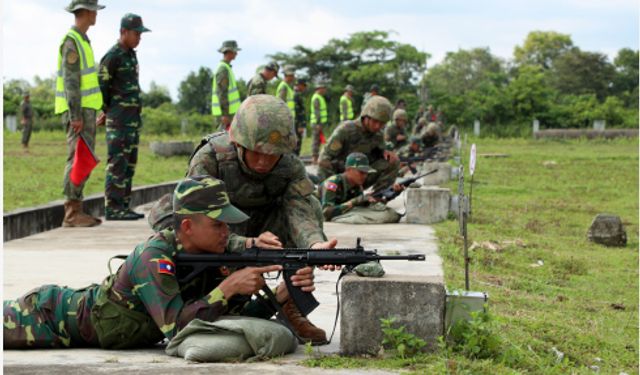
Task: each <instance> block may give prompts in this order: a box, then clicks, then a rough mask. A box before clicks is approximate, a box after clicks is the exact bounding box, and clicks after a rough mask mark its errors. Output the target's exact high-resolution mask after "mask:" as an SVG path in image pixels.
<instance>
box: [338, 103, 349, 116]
mask: <svg viewBox="0 0 640 375" xmlns="http://www.w3.org/2000/svg"><path fill="white" fill-rule="evenodd" d="M340 106H341V109H342V111H341V112H342V117H341V118H340V121H347V120H349V112H348V111H349V105H348V104H347V101H346V100H345V101H343V102H342V104H340Z"/></svg>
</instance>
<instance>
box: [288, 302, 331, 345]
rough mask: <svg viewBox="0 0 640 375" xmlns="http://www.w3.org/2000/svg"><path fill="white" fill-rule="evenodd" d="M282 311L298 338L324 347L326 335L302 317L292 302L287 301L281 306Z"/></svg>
mask: <svg viewBox="0 0 640 375" xmlns="http://www.w3.org/2000/svg"><path fill="white" fill-rule="evenodd" d="M282 311H283V312H284V314H285V315H286V316H287V319H289V322H290V323H291V327H293V330H294V331H296V333H297V334H298V336H300V338H302V339H303V340H305V341H311V345H324V344H326V343H328V341H327V334H326V333H325V332H324V330H323V329H321V328H318V327H316V326H315V325H313V323H311V322H310V321H309V319H307V318H306V317H304V316H302V313H301V312H300V310H298V308H297V307H296V305H295V304H294V303H293V301H291V300H289V301H287V302H286V303H285V304H284V306H282Z"/></svg>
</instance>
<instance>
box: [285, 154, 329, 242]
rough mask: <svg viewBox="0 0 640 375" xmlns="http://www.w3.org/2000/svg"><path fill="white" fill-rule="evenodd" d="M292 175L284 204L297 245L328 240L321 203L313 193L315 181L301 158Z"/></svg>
mask: <svg viewBox="0 0 640 375" xmlns="http://www.w3.org/2000/svg"><path fill="white" fill-rule="evenodd" d="M292 176H293V179H292V182H291V183H290V184H289V186H288V187H287V190H286V191H285V194H284V204H283V206H284V209H285V215H286V216H287V218H288V220H289V224H290V230H291V233H290V234H291V238H293V241H294V242H295V244H296V246H298V247H304V248H308V247H311V245H313V244H314V243H317V242H324V241H326V240H327V237H326V236H325V235H324V232H323V231H322V227H321V225H322V214H321V212H320V211H321V208H320V203H319V202H318V200H317V198H316V197H315V196H314V195H313V191H314V188H313V183H312V182H311V180H309V179H308V178H307V175H306V171H305V169H304V164H302V162H301V161H300V160H297V161H296V162H295V164H294V167H293V171H292ZM314 206H315V207H314Z"/></svg>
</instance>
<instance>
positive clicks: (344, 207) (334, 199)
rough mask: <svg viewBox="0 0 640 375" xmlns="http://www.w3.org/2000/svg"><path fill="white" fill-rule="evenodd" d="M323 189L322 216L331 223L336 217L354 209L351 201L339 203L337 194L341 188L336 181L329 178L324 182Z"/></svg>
mask: <svg viewBox="0 0 640 375" xmlns="http://www.w3.org/2000/svg"><path fill="white" fill-rule="evenodd" d="M323 185H324V186H323V189H322V200H321V203H322V215H323V216H324V219H325V220H326V221H331V219H333V218H334V217H336V216H340V215H342V214H343V213H345V212H347V211H349V210H350V209H351V208H353V204H352V203H351V202H350V201H346V202H339V201H338V196H337V192H338V190H339V189H340V186H339V185H338V183H337V182H336V180H335V179H334V178H332V177H329V178H328V179H326V180H325V181H324V182H323Z"/></svg>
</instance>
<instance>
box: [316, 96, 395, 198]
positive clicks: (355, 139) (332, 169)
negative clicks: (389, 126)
mask: <svg viewBox="0 0 640 375" xmlns="http://www.w3.org/2000/svg"><path fill="white" fill-rule="evenodd" d="M390 117H391V103H390V102H389V100H387V98H385V97H383V96H375V97H373V98H371V99H370V100H369V101H368V102H367V104H366V105H365V106H364V108H362V113H361V114H360V117H359V118H358V119H356V120H354V121H346V122H343V123H341V124H340V125H339V126H338V127H337V128H336V130H335V131H334V132H333V134H332V135H331V138H329V141H328V142H327V147H325V148H324V149H323V150H322V154H321V155H320V164H319V168H318V172H319V173H318V174H319V177H320V179H322V180H324V179H326V178H328V177H329V176H332V175H334V174H338V173H342V172H344V170H345V159H346V158H347V156H348V155H349V154H350V153H352V152H362V153H363V154H365V155H366V156H367V158H368V160H369V162H370V163H371V167H373V168H374V169H375V170H376V172H375V173H371V174H369V175H368V176H367V181H366V182H365V184H364V186H365V188H366V187H369V186H372V185H373V187H374V190H378V189H382V188H386V187H388V186H390V185H392V184H393V183H394V181H395V179H396V176H397V175H398V170H399V168H400V163H399V160H398V156H397V155H396V154H395V153H394V152H391V151H387V150H386V145H385V143H384V139H383V135H382V128H383V127H384V124H386V123H387V122H388V121H389V119H390ZM394 187H395V188H396V189H402V187H401V186H400V185H398V184H394Z"/></svg>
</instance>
